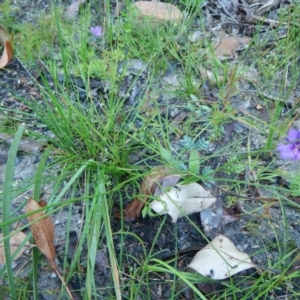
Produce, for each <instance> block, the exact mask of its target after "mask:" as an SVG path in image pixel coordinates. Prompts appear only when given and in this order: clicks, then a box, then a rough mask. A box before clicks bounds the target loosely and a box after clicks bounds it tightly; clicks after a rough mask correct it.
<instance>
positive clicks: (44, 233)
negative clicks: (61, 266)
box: [26, 198, 56, 270]
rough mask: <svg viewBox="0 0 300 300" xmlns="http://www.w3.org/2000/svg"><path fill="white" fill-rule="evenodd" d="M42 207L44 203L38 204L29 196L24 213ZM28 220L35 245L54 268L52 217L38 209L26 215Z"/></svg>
mask: <svg viewBox="0 0 300 300" xmlns="http://www.w3.org/2000/svg"><path fill="white" fill-rule="evenodd" d="M42 207H44V203H43V204H42V205H40V204H39V203H38V202H36V201H35V200H34V199H33V198H30V199H29V201H28V203H27V205H26V213H31V212H33V211H36V210H38V209H41V208H42ZM40 218H41V219H40ZM38 219H39V220H38ZM36 220H38V221H36ZM28 221H29V222H30V223H32V224H31V225H30V228H31V231H32V235H33V238H34V241H35V243H36V245H37V247H38V248H39V250H40V251H41V252H42V253H43V254H44V255H45V256H46V257H47V259H48V260H49V262H50V265H51V266H52V268H53V269H54V270H56V264H55V255H56V254H55V247H54V225H53V222H52V219H51V218H50V217H49V216H46V215H44V212H43V211H39V212H37V213H35V214H32V215H30V216H28Z"/></svg>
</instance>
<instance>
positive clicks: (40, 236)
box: [25, 198, 74, 300]
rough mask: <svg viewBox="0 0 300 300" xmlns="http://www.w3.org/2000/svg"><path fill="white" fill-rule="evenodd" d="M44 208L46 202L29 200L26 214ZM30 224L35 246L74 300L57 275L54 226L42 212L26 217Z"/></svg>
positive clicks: (58, 274) (72, 298)
mask: <svg viewBox="0 0 300 300" xmlns="http://www.w3.org/2000/svg"><path fill="white" fill-rule="evenodd" d="M45 206H46V201H44V200H41V201H40V202H36V201H35V200H34V199H33V198H30V199H29V201H28V203H27V205H26V208H25V210H26V213H32V212H34V211H36V210H39V209H41V208H43V207H45ZM27 218H28V221H29V222H30V223H31V225H30V228H31V231H32V235H33V238H34V241H35V243H36V246H37V247H38V248H39V250H40V251H41V252H42V253H43V254H44V255H45V256H46V257H47V259H48V261H49V262H50V265H51V267H52V268H53V270H54V271H55V273H56V274H57V276H58V277H59V278H60V280H61V282H62V283H63V285H64V286H65V288H66V291H67V293H68V295H69V297H70V299H71V300H74V297H73V296H72V294H71V292H70V290H69V288H68V287H67V285H66V283H65V281H64V279H63V277H62V276H61V274H60V273H59V271H58V269H57V267H56V263H55V256H56V254H55V246H54V225H53V222H52V219H51V218H50V217H49V216H46V215H44V212H43V211H39V212H36V213H35V214H32V215H30V216H28V217H27Z"/></svg>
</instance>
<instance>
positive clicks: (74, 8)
mask: <svg viewBox="0 0 300 300" xmlns="http://www.w3.org/2000/svg"><path fill="white" fill-rule="evenodd" d="M85 1H86V0H77V1H74V2H73V3H72V4H71V5H70V6H68V8H67V10H66V12H65V17H66V18H74V17H76V15H77V13H78V11H79V6H80V4H84V3H85Z"/></svg>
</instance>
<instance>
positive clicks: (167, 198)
mask: <svg viewBox="0 0 300 300" xmlns="http://www.w3.org/2000/svg"><path fill="white" fill-rule="evenodd" d="M215 201H216V198H215V197H213V196H212V195H211V194H210V193H209V192H208V191H206V190H205V189H204V188H203V187H202V186H201V185H200V184H198V183H191V184H187V185H180V184H178V185H177V186H176V187H173V188H171V190H170V191H169V192H167V193H164V194H162V195H161V196H160V197H159V200H155V201H153V202H152V203H151V204H150V207H151V208H152V209H153V210H154V211H155V212H156V213H158V214H160V215H163V214H169V215H170V216H171V218H172V222H174V223H175V222H176V221H177V219H178V218H180V217H183V216H184V215H185V214H186V215H190V214H193V213H195V212H200V211H202V210H204V209H206V208H208V207H209V206H211V205H212V204H213V203H215Z"/></svg>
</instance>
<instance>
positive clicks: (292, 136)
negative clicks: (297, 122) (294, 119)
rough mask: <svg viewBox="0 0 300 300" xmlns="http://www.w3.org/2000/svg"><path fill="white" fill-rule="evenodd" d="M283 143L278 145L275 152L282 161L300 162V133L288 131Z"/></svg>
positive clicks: (294, 130) (293, 130)
mask: <svg viewBox="0 0 300 300" xmlns="http://www.w3.org/2000/svg"><path fill="white" fill-rule="evenodd" d="M285 139H286V142H285V143H280V144H278V146H277V150H278V151H279V152H280V156H281V158H282V159H293V160H300V131H298V130H296V129H290V131H289V133H288V135H287V137H286V138H285Z"/></svg>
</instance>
